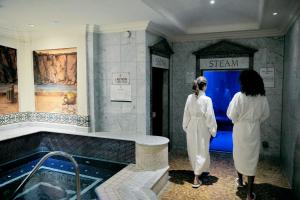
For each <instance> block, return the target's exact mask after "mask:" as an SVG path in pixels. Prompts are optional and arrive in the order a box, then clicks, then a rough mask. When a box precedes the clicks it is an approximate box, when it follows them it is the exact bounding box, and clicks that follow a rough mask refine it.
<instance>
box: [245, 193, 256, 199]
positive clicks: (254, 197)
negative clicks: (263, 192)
mask: <svg viewBox="0 0 300 200" xmlns="http://www.w3.org/2000/svg"><path fill="white" fill-rule="evenodd" d="M252 195H253V198H252V199H251V197H250V196H248V195H247V200H255V199H256V194H255V193H254V192H252Z"/></svg>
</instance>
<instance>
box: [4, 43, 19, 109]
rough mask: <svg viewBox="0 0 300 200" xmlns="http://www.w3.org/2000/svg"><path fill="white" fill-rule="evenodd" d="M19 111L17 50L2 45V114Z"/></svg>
mask: <svg viewBox="0 0 300 200" xmlns="http://www.w3.org/2000/svg"><path fill="white" fill-rule="evenodd" d="M18 111H19V104H18V73H17V50H16V49H14V48H10V47H6V46H1V45H0V114H7V113H14V112H18Z"/></svg>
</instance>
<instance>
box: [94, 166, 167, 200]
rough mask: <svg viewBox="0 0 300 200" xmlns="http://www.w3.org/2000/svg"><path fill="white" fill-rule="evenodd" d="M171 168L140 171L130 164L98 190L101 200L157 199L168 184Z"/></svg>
mask: <svg viewBox="0 0 300 200" xmlns="http://www.w3.org/2000/svg"><path fill="white" fill-rule="evenodd" d="M168 169H169V167H165V168H162V169H158V170H140V169H138V168H137V166H136V165H135V164H130V165H128V166H127V167H125V168H124V169H122V170H121V171H119V172H118V173H117V174H115V175H114V176H112V177H111V178H110V179H108V180H107V181H105V182H104V183H103V184H101V185H100V186H99V187H97V188H96V193H97V195H98V197H99V198H100V199H101V200H128V199H130V200H135V199H149V200H150V199H151V200H155V199H157V195H158V193H159V192H160V191H161V190H162V189H163V187H164V186H165V185H166V184H167V181H168V179H169V174H168Z"/></svg>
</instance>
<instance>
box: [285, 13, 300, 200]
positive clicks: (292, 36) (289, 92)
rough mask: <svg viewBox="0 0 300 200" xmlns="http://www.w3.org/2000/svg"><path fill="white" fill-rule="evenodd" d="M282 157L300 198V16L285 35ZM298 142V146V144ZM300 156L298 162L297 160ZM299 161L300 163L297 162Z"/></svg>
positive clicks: (287, 173) (289, 177)
mask: <svg viewBox="0 0 300 200" xmlns="http://www.w3.org/2000/svg"><path fill="white" fill-rule="evenodd" d="M284 49H285V51H284V82H283V122H282V139H281V159H282V163H283V167H284V171H285V173H286V175H287V177H288V179H289V181H290V183H291V185H294V186H297V187H298V188H295V189H297V191H298V198H300V179H299V178H298V179H296V178H295V177H296V174H297V173H298V175H297V176H298V177H300V176H299V174H300V164H299V159H300V158H299V157H296V155H298V156H299V155H300V147H299V145H300V142H299V140H300V123H299V121H300V106H299V102H300V84H299V83H300V18H298V20H297V21H296V22H295V24H294V25H293V26H292V28H291V29H290V30H289V32H288V33H287V34H286V36H285V48H284ZM297 140H298V143H297ZM296 144H297V145H298V146H297V145H296ZM297 160H298V162H297ZM297 163H298V164H297Z"/></svg>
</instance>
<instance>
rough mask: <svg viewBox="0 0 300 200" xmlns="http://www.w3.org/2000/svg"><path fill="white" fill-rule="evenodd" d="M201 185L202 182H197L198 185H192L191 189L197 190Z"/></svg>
mask: <svg viewBox="0 0 300 200" xmlns="http://www.w3.org/2000/svg"><path fill="white" fill-rule="evenodd" d="M201 185H202V182H201V181H200V180H199V183H198V184H193V185H192V187H193V188H198V187H200V186H201Z"/></svg>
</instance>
